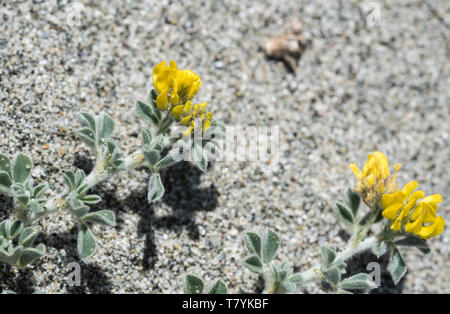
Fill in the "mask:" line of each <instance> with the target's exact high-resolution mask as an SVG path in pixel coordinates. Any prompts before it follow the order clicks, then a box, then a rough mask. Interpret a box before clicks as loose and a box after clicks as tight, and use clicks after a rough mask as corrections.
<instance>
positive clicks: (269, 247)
mask: <svg viewBox="0 0 450 314" xmlns="http://www.w3.org/2000/svg"><path fill="white" fill-rule="evenodd" d="M279 245H280V239H279V238H278V236H277V234H276V233H275V232H273V231H272V230H270V229H267V230H266V231H265V232H264V236H263V242H262V260H263V263H264V264H268V263H270V261H271V260H272V259H273V258H274V256H275V254H276V253H277V250H278V247H279Z"/></svg>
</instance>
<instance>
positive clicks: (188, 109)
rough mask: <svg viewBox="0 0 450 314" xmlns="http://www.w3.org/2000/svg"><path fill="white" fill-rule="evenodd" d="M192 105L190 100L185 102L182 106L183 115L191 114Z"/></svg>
mask: <svg viewBox="0 0 450 314" xmlns="http://www.w3.org/2000/svg"><path fill="white" fill-rule="evenodd" d="M191 108H192V103H191V101H190V100H188V101H186V104H185V105H184V109H183V114H188V113H189V112H191Z"/></svg>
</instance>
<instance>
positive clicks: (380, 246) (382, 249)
mask: <svg viewBox="0 0 450 314" xmlns="http://www.w3.org/2000/svg"><path fill="white" fill-rule="evenodd" d="M387 249H388V245H387V244H386V242H384V241H383V242H377V243H375V245H374V246H373V247H372V253H373V254H375V256H376V257H377V258H380V257H381V256H383V255H384V254H385V253H386V252H387Z"/></svg>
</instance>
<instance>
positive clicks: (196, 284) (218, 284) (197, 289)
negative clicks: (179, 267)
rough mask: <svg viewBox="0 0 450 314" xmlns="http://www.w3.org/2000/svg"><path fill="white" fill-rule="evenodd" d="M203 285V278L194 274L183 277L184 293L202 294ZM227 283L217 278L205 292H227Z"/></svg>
mask: <svg viewBox="0 0 450 314" xmlns="http://www.w3.org/2000/svg"><path fill="white" fill-rule="evenodd" d="M204 287H205V285H204V284H203V280H202V279H201V278H199V277H197V276H194V275H186V277H185V279H184V293H185V294H202V293H203V290H204ZM227 290H228V289H227V285H226V284H225V283H224V282H223V281H222V280H220V279H217V280H216V281H215V282H214V283H213V284H212V285H211V286H210V287H209V288H208V289H207V294H227Z"/></svg>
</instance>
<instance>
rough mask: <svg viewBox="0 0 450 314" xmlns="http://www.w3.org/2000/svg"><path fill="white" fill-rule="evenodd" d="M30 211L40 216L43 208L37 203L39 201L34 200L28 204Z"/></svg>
mask: <svg viewBox="0 0 450 314" xmlns="http://www.w3.org/2000/svg"><path fill="white" fill-rule="evenodd" d="M44 202H45V200H44ZM44 202H43V203H44ZM30 210H31V211H32V212H33V213H35V214H40V213H42V212H44V211H45V209H44V207H43V206H42V205H41V202H39V200H36V199H33V200H32V201H31V202H30Z"/></svg>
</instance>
